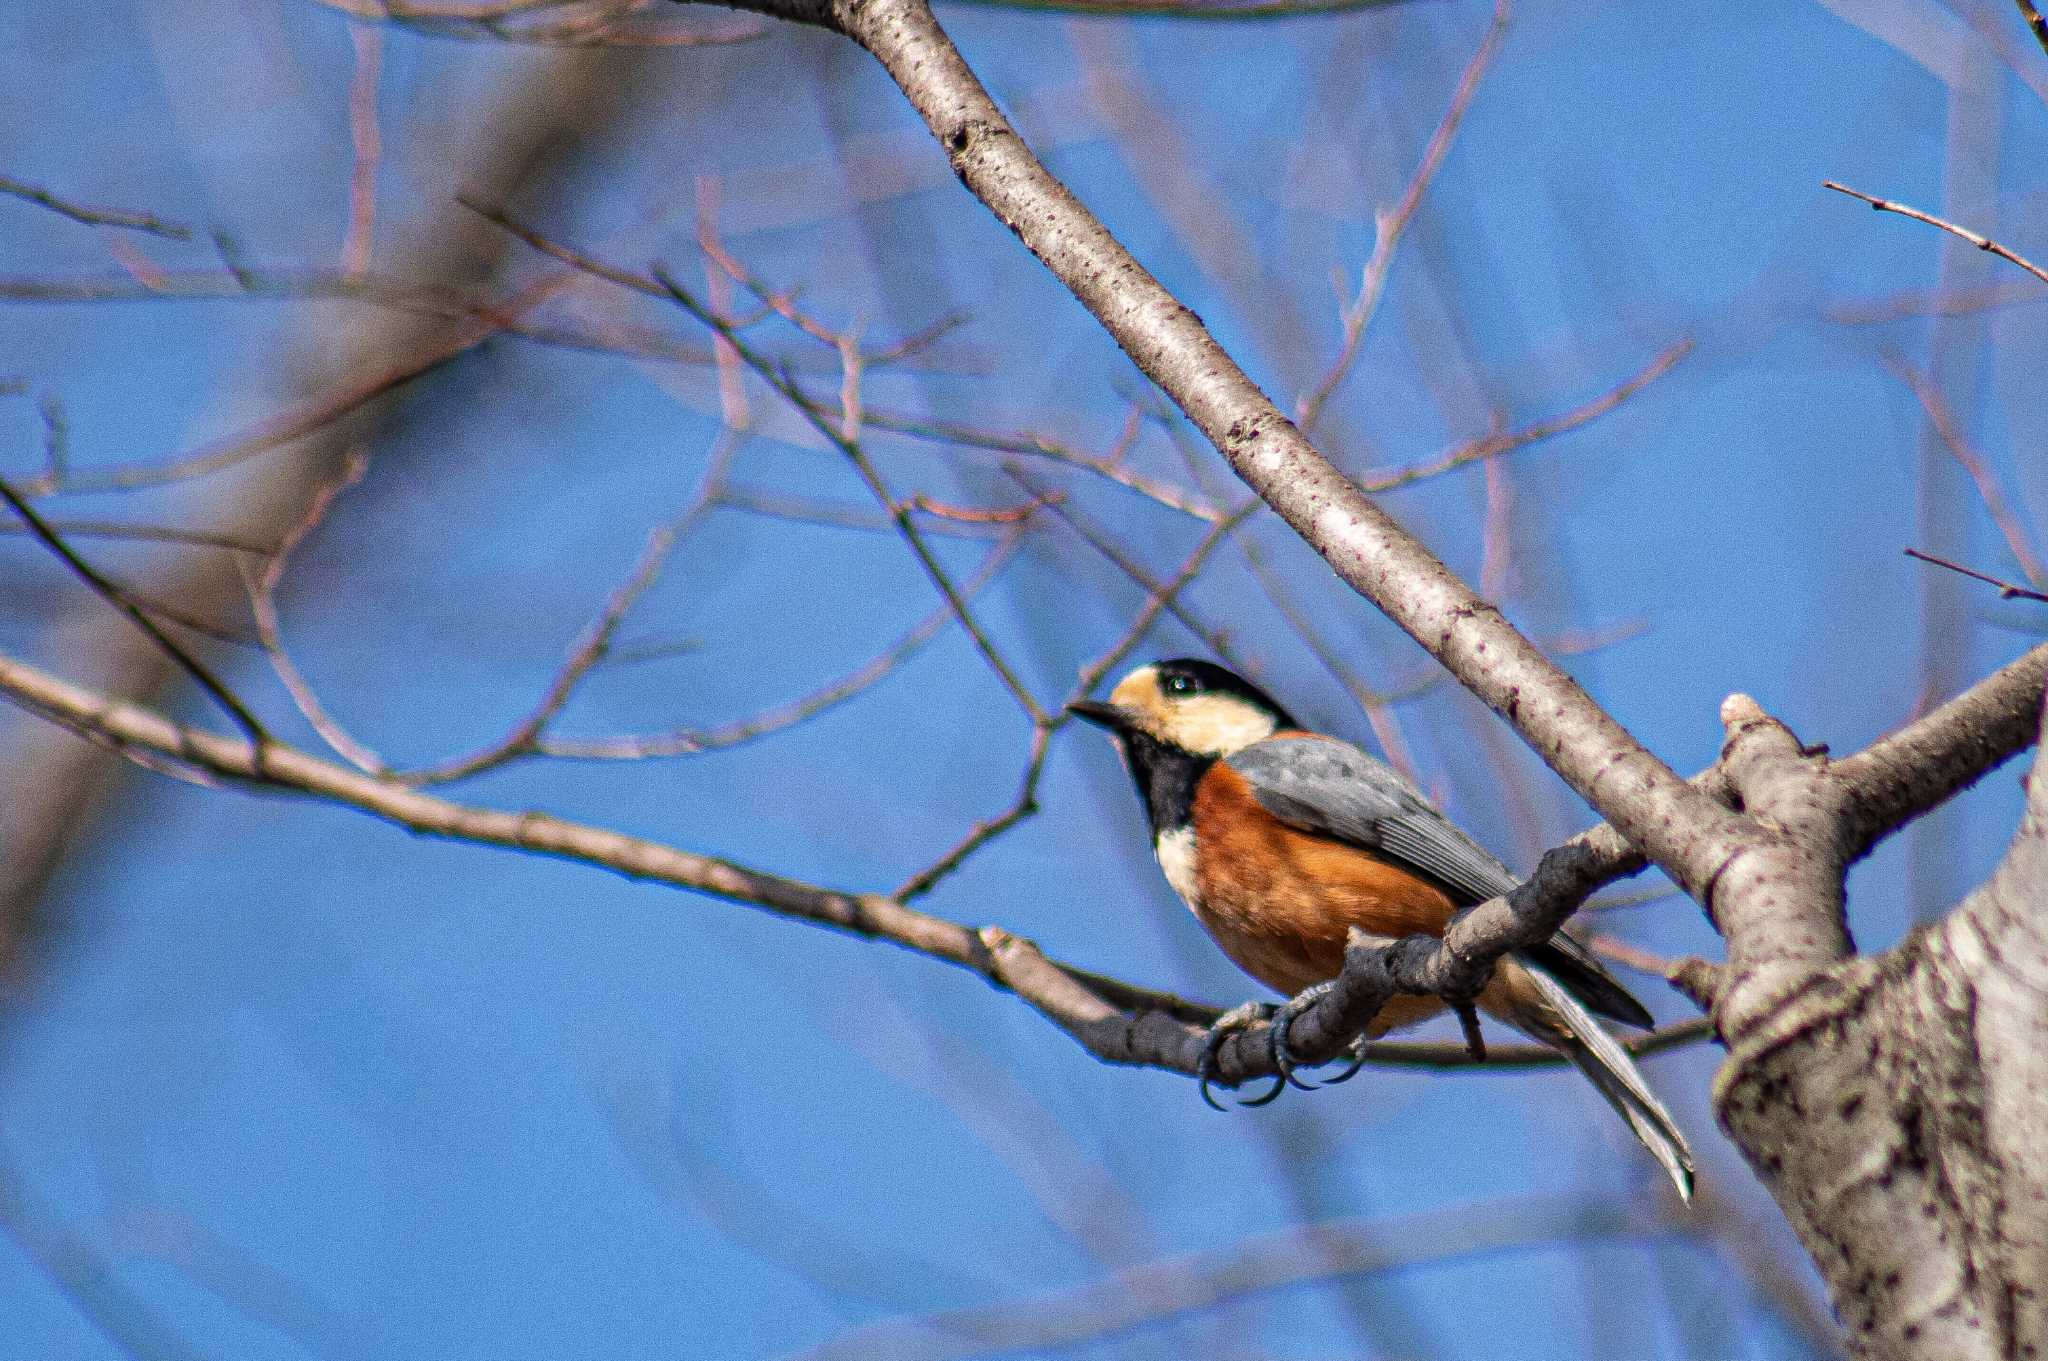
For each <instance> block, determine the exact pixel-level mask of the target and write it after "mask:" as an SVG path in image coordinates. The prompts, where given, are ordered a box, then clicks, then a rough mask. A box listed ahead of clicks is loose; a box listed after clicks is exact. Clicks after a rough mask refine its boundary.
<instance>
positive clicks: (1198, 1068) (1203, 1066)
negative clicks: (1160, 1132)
mask: <svg viewBox="0 0 2048 1361" xmlns="http://www.w3.org/2000/svg"><path fill="white" fill-rule="evenodd" d="M1272 1015H1273V1004H1272V1003H1271V1002H1246V1003H1245V1004H1244V1005H1242V1006H1236V1007H1232V1008H1231V1009H1230V1010H1228V1011H1226V1012H1224V1013H1223V1014H1222V1015H1221V1016H1218V1017H1217V1018H1216V1024H1214V1025H1212V1026H1210V1027H1209V1038H1208V1039H1206V1040H1204V1041H1202V1056H1201V1057H1200V1058H1198V1059H1196V1060H1195V1079H1196V1081H1197V1083H1198V1084H1199V1087H1200V1090H1201V1093H1202V1104H1203V1105H1205V1106H1207V1107H1208V1108H1209V1109H1210V1110H1212V1111H1220V1110H1222V1109H1223V1107H1221V1106H1219V1105H1217V1104H1216V1098H1215V1097H1213V1096H1211V1095H1209V1084H1210V1083H1211V1082H1213V1081H1215V1080H1216V1055H1217V1054H1218V1053H1219V1052H1220V1051H1221V1050H1222V1048H1223V1041H1224V1040H1226V1039H1228V1038H1229V1037H1230V1032H1231V1031H1233V1030H1242V1029H1244V1028H1245V1027H1246V1026H1248V1025H1251V1024H1252V1023H1254V1022H1256V1021H1264V1020H1269V1019H1271V1018H1272ZM1286 1086H1287V1080H1286V1079H1285V1078H1282V1079H1281V1080H1280V1081H1278V1082H1276V1083H1274V1084H1273V1090H1272V1091H1270V1092H1267V1093H1266V1094H1265V1095H1264V1096H1255V1097H1253V1098H1252V1099H1251V1100H1249V1101H1240V1102H1238V1103H1237V1104H1238V1105H1240V1106H1263V1105H1265V1104H1266V1103H1267V1102H1268V1101H1271V1100H1272V1099H1273V1098H1274V1097H1276V1096H1278V1095H1280V1093H1281V1091H1282V1090H1283V1089H1285V1088H1286Z"/></svg>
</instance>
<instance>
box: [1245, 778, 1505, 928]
mask: <svg viewBox="0 0 2048 1361" xmlns="http://www.w3.org/2000/svg"><path fill="white" fill-rule="evenodd" d="M1225 764H1226V765H1228V766H1229V767H1230V768H1231V769H1232V770H1235V771H1236V772H1237V773H1238V774H1240V775H1242V776H1244V777H1245V779H1246V780H1247V781H1248V782H1249V783H1250V784H1251V787H1252V794H1253V797H1255V798H1257V799H1258V801H1259V805H1260V806H1261V807H1263V808H1264V809H1265V810H1266V811H1267V812H1269V813H1271V814H1272V815H1273V816H1274V817H1276V818H1278V819H1280V820H1281V821H1282V822H1284V823H1286V824H1288V825H1289V826H1291V827H1298V828H1300V829H1301V830H1303V831H1305V832H1315V833H1318V834H1320V835H1323V836H1330V837H1335V838H1337V839H1338V840H1339V841H1348V842H1350V843H1352V844H1353V845H1355V846H1363V847H1365V848H1366V849H1367V850H1372V851H1378V852H1379V853H1380V854H1382V855H1384V856H1387V857H1388V858H1389V859H1393V860H1398V861H1400V862H1402V863H1403V864H1406V865H1408V866H1411V867H1412V868H1414V869H1417V870H1420V871H1421V872H1422V873H1424V874H1426V875H1428V876H1429V877H1430V878H1432V879H1435V880H1436V881H1437V882H1438V883H1440V884H1442V885H1443V886H1444V887H1445V888H1447V889H1449V890H1450V891H1451V893H1452V896H1453V897H1455V898H1457V899H1459V900H1460V905H1461V906H1463V905H1469V904H1471V903H1480V902H1485V901H1486V900H1487V899H1488V898H1493V897H1498V896H1499V895H1500V894H1503V893H1506V892H1508V891H1509V890H1511V889H1513V888H1514V887H1515V885H1516V884H1518V883H1520V882H1521V881H1520V880H1518V879H1517V878H1515V876H1514V875H1513V874H1510V873H1509V872H1508V868H1507V866H1505V865H1503V864H1501V862H1500V861H1498V860H1496V859H1494V858H1493V856H1492V855H1490V854H1488V853H1487V851H1486V850H1485V848H1483V847H1481V846H1480V845H1479V844H1478V843H1477V842H1475V841H1474V840H1472V838H1471V837H1469V836H1466V835H1465V834H1464V833H1463V832H1461V831H1459V830H1458V828H1457V826H1456V825H1455V824H1453V823H1452V822H1451V820H1450V819H1449V818H1446V817H1445V816H1444V815H1443V814H1442V813H1439V812H1438V811H1437V810H1436V807H1435V806H1434V805H1433V804H1431V803H1430V801H1429V800H1428V798H1426V797H1425V796H1424V795H1423V793H1422V791H1421V790H1419V789H1417V788H1416V787H1415V786H1414V785H1413V784H1411V783H1410V782H1409V781H1408V780H1407V779H1406V778H1405V777H1404V776H1402V774H1401V773H1400V772H1399V771H1397V770H1395V769H1394V768H1393V767H1392V766H1390V765H1388V764H1387V763H1386V762H1384V761H1381V760H1378V759H1376V758H1375V757H1372V756H1370V755H1368V754H1366V753H1365V752H1364V751H1362V750H1360V749H1359V748H1357V747H1354V746H1352V745H1351V744H1350V743H1349V742H1340V741H1338V740H1337V739H1336V738H1334V737H1272V738H1268V739H1266V740H1265V741H1263V742H1255V743H1253V744H1252V745H1251V746H1249V747H1246V748H1245V749H1244V750H1243V751H1240V752H1238V753H1237V754H1236V755H1235V756H1232V757H1230V758H1229V759H1228V760H1227V761H1226V762H1225Z"/></svg>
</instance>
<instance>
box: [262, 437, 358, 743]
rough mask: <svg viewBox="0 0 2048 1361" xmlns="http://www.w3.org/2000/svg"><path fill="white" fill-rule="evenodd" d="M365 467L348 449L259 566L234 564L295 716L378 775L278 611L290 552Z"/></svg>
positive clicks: (351, 484)
mask: <svg viewBox="0 0 2048 1361" xmlns="http://www.w3.org/2000/svg"><path fill="white" fill-rule="evenodd" d="M369 466H370V462H369V458H368V456H367V455H366V454H364V452H363V451H362V449H361V448H354V449H351V450H349V452H348V455H347V457H345V458H344V459H343V460H342V465H341V468H340V470H339V471H338V472H337V473H336V474H335V476H333V477H332V478H330V479H328V480H327V482H326V483H325V484H324V485H322V486H321V487H320V488H318V489H317V490H316V491H315V492H314V493H313V497H312V499H311V500H310V501H309V502H308V503H307V505H306V510H305V512H304V513H303V514H302V515H300V516H299V519H298V522H297V523H296V524H294V525H292V526H291V528H290V529H288V530H286V531H285V535H284V538H283V539H282V540H281V541H279V543H278V545H277V548H276V550H275V551H274V552H272V553H271V554H270V555H269V556H268V558H267V559H266V560H265V562H264V563H263V567H262V570H261V571H250V570H249V569H248V567H247V565H246V564H237V565H238V566H241V567H242V568H243V572H242V584H243V586H244V587H245V588H246V589H247V591H248V593H249V613H250V615H251V616H252V617H253V618H254V619H255V620H256V634H257V638H258V639H259V640H260V641H261V642H262V644H263V650H264V652H265V653H267V654H268V655H269V657H270V668H271V670H273V671H275V672H276V673H277V678H278V680H279V681H281V682H282V683H283V684H284V688H285V692H286V693H287V694H289V695H290V696H291V697H292V703H293V704H295V705H297V706H298V710H299V713H300V715H301V716H302V717H304V718H305V720H306V722H307V724H308V725H310V726H311V727H312V729H313V731H314V732H316V733H318V734H319V736H320V740H321V741H323V742H325V743H326V744H327V745H328V746H329V747H330V748H332V749H333V750H334V751H335V752H336V753H337V754H338V755H340V756H341V757H342V758H343V759H344V760H346V761H348V763H349V764H351V765H353V766H354V767H355V768H356V769H358V770H361V771H364V772H366V773H368V774H371V775H383V774H386V773H388V771H389V769H390V767H389V766H387V765H386V764H385V763H384V760H383V758H382V757H380V756H379V755H378V754H377V753H376V752H375V751H373V750H371V749H370V748H369V747H368V746H366V745H365V744H363V743H361V742H358V741H357V740H356V739H355V738H354V737H353V736H352V735H351V734H350V733H349V731H348V729H346V728H345V727H343V726H342V724H341V722H340V720H339V719H337V718H335V717H334V715H333V714H331V713H329V712H328V710H327V707H326V706H325V705H324V704H322V703H321V702H320V696H319V694H318V693H317V692H316V691H315V690H314V689H313V685H312V682H310V681H308V680H307V679H306V675H305V673H304V672H302V671H300V670H299V667H298V663H297V662H295V661H293V660H292V655H291V653H290V652H289V651H288V650H287V649H286V648H285V645H284V628H283V625H282V623H281V622H280V620H279V618H278V612H277V587H278V583H279V582H281V581H282V580H283V579H284V572H285V565H286V564H287V563H288V562H290V560H291V555H292V553H293V552H294V551H295V550H296V549H297V548H298V546H299V545H300V544H302V543H304V542H305V540H306V536H307V535H309V534H311V533H312V532H313V531H314V530H315V529H316V528H318V527H319V526H320V524H321V523H322V522H323V521H325V520H326V518H327V512H328V511H329V510H330V509H332V508H333V505H334V502H335V499H336V498H337V497H339V496H340V495H341V494H342V493H343V492H344V491H347V490H348V489H349V488H350V487H353V486H354V485H356V483H358V482H360V481H362V479H363V474H364V473H365V472H367V471H368V470H369Z"/></svg>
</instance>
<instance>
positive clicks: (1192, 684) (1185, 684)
mask: <svg viewBox="0 0 2048 1361" xmlns="http://www.w3.org/2000/svg"><path fill="white" fill-rule="evenodd" d="M1201 688H1202V687H1201V686H1200V685H1199V684H1197V683H1196V681H1195V678H1194V677H1193V676H1168V677H1167V678H1166V693H1167V694H1169V695H1192V694H1194V693H1195V692H1197V691H1198V690H1200V689H1201Z"/></svg>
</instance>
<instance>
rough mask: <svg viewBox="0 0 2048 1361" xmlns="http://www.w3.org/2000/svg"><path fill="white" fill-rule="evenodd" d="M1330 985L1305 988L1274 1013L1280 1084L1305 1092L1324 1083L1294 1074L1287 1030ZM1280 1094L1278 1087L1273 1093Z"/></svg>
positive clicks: (1273, 1036)
mask: <svg viewBox="0 0 2048 1361" xmlns="http://www.w3.org/2000/svg"><path fill="white" fill-rule="evenodd" d="M1330 987H1331V985H1330V984H1328V983H1318V984H1316V985H1315V986H1314V987H1312V988H1303V989H1302V990H1301V991H1300V992H1298V993H1296V994H1295V995H1294V996H1292V997H1290V998H1288V999H1287V1003H1286V1005H1285V1006H1283V1007H1281V1008H1280V1009H1279V1010H1278V1011H1276V1012H1274V1013H1273V1031H1272V1044H1273V1067H1274V1069H1275V1070H1276V1071H1277V1072H1278V1073H1279V1074H1280V1085H1281V1086H1283V1087H1284V1086H1287V1085H1290V1084H1291V1085H1293V1086H1296V1087H1299V1088H1300V1089H1301V1090H1302V1091H1304V1092H1312V1091H1314V1090H1315V1089H1316V1088H1318V1087H1320V1086H1322V1085H1323V1084H1322V1083H1320V1082H1310V1081H1309V1080H1308V1079H1306V1078H1299V1077H1296V1076H1295V1075H1294V1063H1295V1060H1294V1050H1293V1049H1292V1048H1290V1047H1289V1046H1288V1043H1287V1031H1288V1028H1289V1027H1290V1026H1292V1025H1293V1024H1294V1020H1295V1018H1296V1017H1297V1016H1299V1015H1301V1014H1302V1013H1303V1012H1304V1011H1307V1010H1308V1009H1309V1008H1310V1007H1312V1006H1314V1005H1315V1004H1316V1003H1317V1001H1319V1000H1320V999H1321V998H1322V996H1323V994H1324V993H1326V992H1328V991H1329V990H1330ZM1344 1076H1345V1077H1350V1076H1351V1074H1350V1073H1346V1074H1345V1075H1344ZM1342 1080H1343V1079H1342V1078H1339V1079H1338V1081H1342ZM1279 1094H1280V1092H1279V1088H1277V1087H1276V1088H1275V1089H1274V1092H1273V1095H1274V1096H1278V1095H1279ZM1271 1099H1272V1097H1268V1098H1267V1100H1271Z"/></svg>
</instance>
